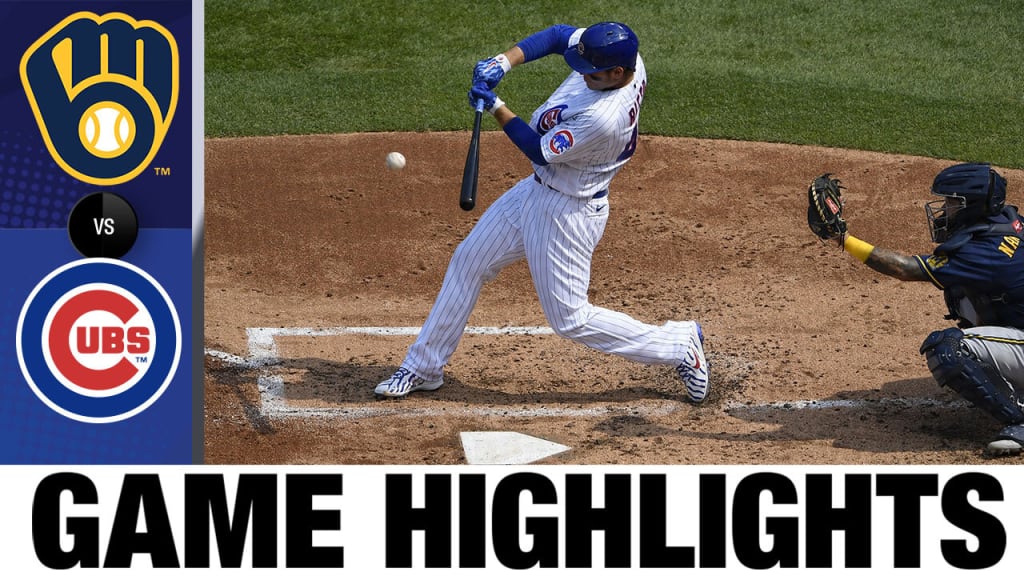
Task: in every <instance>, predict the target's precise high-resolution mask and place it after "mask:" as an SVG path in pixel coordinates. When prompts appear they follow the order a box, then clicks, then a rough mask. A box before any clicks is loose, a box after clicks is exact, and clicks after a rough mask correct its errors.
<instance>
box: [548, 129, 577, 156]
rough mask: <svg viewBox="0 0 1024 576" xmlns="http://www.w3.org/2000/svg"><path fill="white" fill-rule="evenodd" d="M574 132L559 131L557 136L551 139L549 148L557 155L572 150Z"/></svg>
mask: <svg viewBox="0 0 1024 576" xmlns="http://www.w3.org/2000/svg"><path fill="white" fill-rule="evenodd" d="M572 143H573V139H572V132H569V131H568V130H559V131H558V132H555V135H554V136H552V137H551V140H550V141H549V142H548V147H549V148H550V149H551V151H552V152H554V153H555V154H563V153H564V152H565V151H566V150H568V149H569V148H572Z"/></svg>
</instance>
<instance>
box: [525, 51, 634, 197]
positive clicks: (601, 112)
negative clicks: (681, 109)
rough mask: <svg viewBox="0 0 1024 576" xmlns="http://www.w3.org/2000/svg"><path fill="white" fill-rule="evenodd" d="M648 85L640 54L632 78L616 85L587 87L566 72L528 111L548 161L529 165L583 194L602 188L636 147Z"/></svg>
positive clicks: (567, 190)
mask: <svg viewBox="0 0 1024 576" xmlns="http://www.w3.org/2000/svg"><path fill="white" fill-rule="evenodd" d="M573 38H574V39H577V35H574V36H573ZM576 41H578V40H576ZM646 88H647V70H646V69H645V68H644V62H643V60H642V59H641V58H640V56H639V55H638V56H637V57H636V71H635V72H634V74H633V81H632V82H631V83H630V84H629V85H627V86H624V87H622V88H619V89H617V90H605V91H598V90H591V89H590V88H587V84H586V82H585V81H584V79H583V75H582V74H579V73H578V72H572V73H570V74H569V77H568V78H566V79H565V81H564V82H562V84H561V86H559V87H558V89H557V90H555V91H554V93H552V94H551V96H550V97H549V98H548V99H547V101H546V102H544V104H543V105H541V106H540V108H537V110H536V111H534V113H533V115H532V116H531V117H530V127H532V128H533V129H534V130H536V131H537V133H539V134H540V135H541V149H542V150H543V152H544V158H545V159H546V160H547V161H548V165H547V166H538V165H536V164H534V166H533V168H534V171H535V172H536V173H537V175H538V176H540V178H541V180H542V181H543V182H544V184H546V185H548V186H550V187H552V188H554V189H555V190H558V191H559V192H562V193H563V194H568V195H570V196H576V197H581V198H584V197H590V196H593V195H594V194H595V193H597V192H600V191H601V190H606V189H607V188H608V185H609V184H610V183H611V181H612V178H613V177H614V176H615V175H616V174H617V173H618V172H619V170H620V169H621V168H622V166H623V165H625V164H626V162H627V161H628V160H629V158H630V157H631V156H632V155H633V152H634V151H635V150H636V141H637V134H638V130H639V121H640V105H641V103H642V102H643V99H644V92H645V90H646Z"/></svg>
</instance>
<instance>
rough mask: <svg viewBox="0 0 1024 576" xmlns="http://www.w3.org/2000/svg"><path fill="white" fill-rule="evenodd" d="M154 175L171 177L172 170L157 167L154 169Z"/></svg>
mask: <svg viewBox="0 0 1024 576" xmlns="http://www.w3.org/2000/svg"><path fill="white" fill-rule="evenodd" d="M153 174H155V175H157V176H170V175H171V169H170V168H163V167H159V166H157V167H154V168H153Z"/></svg>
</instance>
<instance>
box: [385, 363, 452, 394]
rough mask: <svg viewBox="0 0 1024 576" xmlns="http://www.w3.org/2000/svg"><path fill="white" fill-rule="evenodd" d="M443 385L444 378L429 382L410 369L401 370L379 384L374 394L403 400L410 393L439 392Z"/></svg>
mask: <svg viewBox="0 0 1024 576" xmlns="http://www.w3.org/2000/svg"><path fill="white" fill-rule="evenodd" d="M442 384H444V378H438V379H437V380H435V381H432V382H428V381H427V380H425V379H423V378H420V377H419V376H417V375H415V374H413V373H412V372H411V371H410V370H409V369H408V368H399V369H398V370H397V371H395V373H394V374H392V375H391V377H390V378H388V379H387V380H385V381H383V382H381V383H380V384H377V387H376V388H374V389H373V393H374V394H376V395H377V396H383V397H385V398H401V397H403V396H407V395H409V393H410V392H416V391H418V390H424V391H427V392H431V391H433V390H437V389H438V388H440V387H441V385H442Z"/></svg>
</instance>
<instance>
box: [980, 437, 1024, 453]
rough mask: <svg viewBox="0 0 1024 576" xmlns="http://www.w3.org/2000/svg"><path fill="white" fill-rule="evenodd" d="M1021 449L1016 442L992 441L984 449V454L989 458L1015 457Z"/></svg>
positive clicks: (1005, 440)
mask: <svg viewBox="0 0 1024 576" xmlns="http://www.w3.org/2000/svg"><path fill="white" fill-rule="evenodd" d="M1022 448H1024V447H1022V446H1021V445H1020V443H1019V442H1017V441H1016V440H1007V439H1002V440H993V441H991V442H989V443H988V446H986V447H985V453H986V454H988V455H989V456H1016V455H1018V454H1020V453H1021V450H1022Z"/></svg>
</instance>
